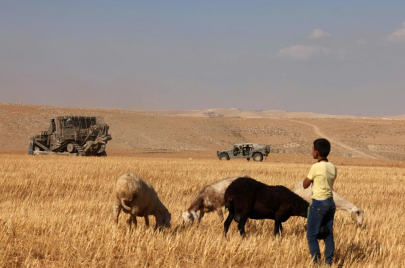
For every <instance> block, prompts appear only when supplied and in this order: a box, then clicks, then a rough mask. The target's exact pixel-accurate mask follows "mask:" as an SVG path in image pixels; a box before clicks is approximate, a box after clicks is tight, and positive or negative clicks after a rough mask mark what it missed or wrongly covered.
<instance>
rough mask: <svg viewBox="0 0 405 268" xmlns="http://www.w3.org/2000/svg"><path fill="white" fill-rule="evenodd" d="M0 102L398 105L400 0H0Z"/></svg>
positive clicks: (359, 108) (388, 110) (353, 109)
mask: <svg viewBox="0 0 405 268" xmlns="http://www.w3.org/2000/svg"><path fill="white" fill-rule="evenodd" d="M0 102H11V103H19V102H23V103H29V104H40V105H57V106H73V107H87V106H90V107H106V108H123V109H136V110H138V109H171V110H183V109H206V108H242V109H247V110H286V111H296V112H316V113H328V114H353V115H380V116H384V115H398V114H405V109H404V107H405V105H404V103H405V3H404V2H403V1H389V0H388V1H18V0H17V1H16V0H14V1H8V0H2V1H0Z"/></svg>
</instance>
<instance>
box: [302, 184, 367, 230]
mask: <svg viewBox="0 0 405 268" xmlns="http://www.w3.org/2000/svg"><path fill="white" fill-rule="evenodd" d="M294 192H295V193H296V194H298V195H299V196H301V197H302V198H304V199H305V200H306V201H308V202H309V203H310V204H311V203H312V199H311V195H312V185H311V186H310V187H308V188H307V189H304V187H303V186H302V181H300V182H298V183H297V185H296V186H295V188H294ZM333 201H334V202H335V205H336V210H344V211H346V212H348V213H349V214H350V215H351V216H352V218H353V219H354V220H355V221H356V222H357V224H358V225H360V226H361V225H362V224H363V222H364V211H363V210H362V209H361V208H360V207H357V206H355V205H354V204H353V203H350V202H349V201H347V200H346V199H344V198H343V197H342V196H341V195H339V194H338V193H337V192H335V191H333Z"/></svg>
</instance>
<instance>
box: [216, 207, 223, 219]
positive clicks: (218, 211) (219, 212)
mask: <svg viewBox="0 0 405 268" xmlns="http://www.w3.org/2000/svg"><path fill="white" fill-rule="evenodd" d="M216 212H217V213H218V216H219V219H220V220H221V222H223V221H224V213H223V212H222V208H220V207H219V208H217V209H216Z"/></svg>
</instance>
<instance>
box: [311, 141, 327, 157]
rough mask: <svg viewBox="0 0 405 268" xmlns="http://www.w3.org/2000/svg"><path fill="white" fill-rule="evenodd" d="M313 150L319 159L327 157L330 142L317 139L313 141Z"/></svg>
mask: <svg viewBox="0 0 405 268" xmlns="http://www.w3.org/2000/svg"><path fill="white" fill-rule="evenodd" d="M314 149H315V150H317V151H318V152H319V155H320V156H321V157H327V156H328V155H329V152H330V142H329V141H328V140H327V139H317V140H315V141H314Z"/></svg>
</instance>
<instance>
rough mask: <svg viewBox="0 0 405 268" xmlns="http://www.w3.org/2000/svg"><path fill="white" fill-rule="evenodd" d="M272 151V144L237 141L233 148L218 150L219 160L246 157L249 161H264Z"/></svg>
mask: <svg viewBox="0 0 405 268" xmlns="http://www.w3.org/2000/svg"><path fill="white" fill-rule="evenodd" d="M269 153H270V145H263V144H256V143H235V144H234V145H233V149H230V150H223V151H217V156H218V158H219V160H229V159H231V158H246V159H247V160H248V161H249V160H250V158H253V160H254V161H263V157H264V156H268V155H269Z"/></svg>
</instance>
